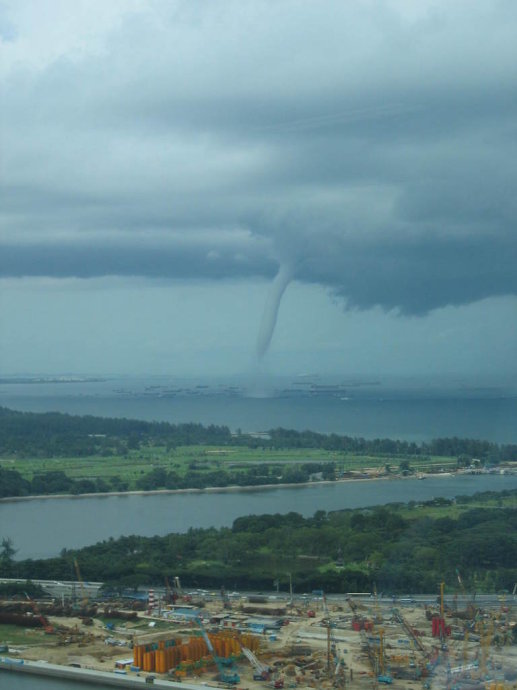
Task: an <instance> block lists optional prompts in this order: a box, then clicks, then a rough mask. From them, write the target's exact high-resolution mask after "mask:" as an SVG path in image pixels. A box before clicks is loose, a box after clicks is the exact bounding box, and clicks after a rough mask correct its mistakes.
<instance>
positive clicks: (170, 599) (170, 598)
mask: <svg viewBox="0 0 517 690" xmlns="http://www.w3.org/2000/svg"><path fill="white" fill-rule="evenodd" d="M176 579H178V578H176ZM178 582H179V579H178ZM165 589H166V595H165V601H166V603H167V604H175V603H176V601H177V600H178V593H177V591H176V590H173V589H172V587H171V584H170V582H169V578H168V577H167V575H165Z"/></svg>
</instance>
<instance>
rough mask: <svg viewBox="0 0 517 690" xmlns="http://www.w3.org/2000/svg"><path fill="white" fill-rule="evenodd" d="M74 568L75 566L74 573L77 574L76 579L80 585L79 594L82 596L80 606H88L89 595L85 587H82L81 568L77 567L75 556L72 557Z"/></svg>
mask: <svg viewBox="0 0 517 690" xmlns="http://www.w3.org/2000/svg"><path fill="white" fill-rule="evenodd" d="M74 568H75V574H76V575H77V580H78V581H79V585H80V587H81V594H82V596H83V598H82V601H81V606H82V607H83V608H86V607H87V606H88V602H89V597H88V594H87V592H86V589H85V587H84V582H83V578H82V577H81V570H80V569H79V563H78V561H77V558H74Z"/></svg>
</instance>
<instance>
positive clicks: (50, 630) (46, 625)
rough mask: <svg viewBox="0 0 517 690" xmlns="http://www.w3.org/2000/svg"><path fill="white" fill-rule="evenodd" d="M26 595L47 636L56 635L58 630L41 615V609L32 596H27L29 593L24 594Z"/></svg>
mask: <svg viewBox="0 0 517 690" xmlns="http://www.w3.org/2000/svg"><path fill="white" fill-rule="evenodd" d="M24 594H25V596H26V597H27V600H28V601H29V603H30V605H31V607H32V610H33V611H34V615H35V616H36V617H37V618H38V620H39V621H40V623H41V625H42V626H43V629H44V630H45V634H46V635H54V634H55V632H56V630H55V628H54V627H53V626H52V625H51V623H50V621H49V619H48V618H47V617H46V616H44V615H43V614H42V613H41V611H40V610H39V607H38V605H37V604H36V602H35V601H34V599H31V598H30V596H29V595H28V594H27V592H24Z"/></svg>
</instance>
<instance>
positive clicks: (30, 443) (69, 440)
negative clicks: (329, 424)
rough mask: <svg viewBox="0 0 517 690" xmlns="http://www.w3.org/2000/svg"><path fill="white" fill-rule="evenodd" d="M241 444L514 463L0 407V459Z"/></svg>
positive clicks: (454, 449)
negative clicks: (159, 447)
mask: <svg viewBox="0 0 517 690" xmlns="http://www.w3.org/2000/svg"><path fill="white" fill-rule="evenodd" d="M149 444H155V445H163V446H165V447H167V448H168V449H173V448H175V447H178V446H191V445H210V446H245V447H249V448H272V449H293V448H311V449H321V450H326V451H337V452H342V453H345V454H346V453H355V454H363V455H376V456H379V455H380V456H383V455H385V456H386V457H393V456H396V457H422V456H424V457H425V456H429V455H434V456H439V457H460V456H463V457H466V458H477V459H479V460H481V461H482V462H483V463H485V464H486V463H492V464H495V463H497V462H500V461H506V460H515V459H517V445H515V444H513V445H500V444H497V443H492V442H489V441H483V440H477V439H460V438H456V437H453V438H438V439H434V440H432V441H428V442H423V443H419V444H417V443H414V442H410V441H400V440H394V439H364V438H353V437H351V436H342V435H339V434H320V433H317V432H314V431H296V430H294V429H283V428H277V429H272V430H270V431H269V432H268V436H267V437H266V436H261V437H260V438H257V437H256V436H255V435H251V434H246V433H240V432H239V433H235V434H232V433H231V431H230V429H229V428H228V427H227V426H216V425H209V426H203V425H202V424H194V423H189V424H171V423H169V422H145V421H140V420H135V419H115V418H105V417H94V416H90V415H85V416H77V415H69V414H63V413H59V412H45V413H36V412H19V411H15V410H9V409H8V408H5V407H0V457H4V458H27V457H31V458H50V457H56V458H57V457H86V456H93V455H101V456H102V455H104V456H107V457H108V456H110V455H124V454H127V453H128V452H129V451H131V450H135V449H138V448H139V447H140V446H141V445H149Z"/></svg>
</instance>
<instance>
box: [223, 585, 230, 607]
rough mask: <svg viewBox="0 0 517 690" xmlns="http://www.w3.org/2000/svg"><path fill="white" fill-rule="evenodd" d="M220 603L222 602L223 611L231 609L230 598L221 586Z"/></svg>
mask: <svg viewBox="0 0 517 690" xmlns="http://www.w3.org/2000/svg"><path fill="white" fill-rule="evenodd" d="M221 601H222V602H223V609H225V610H230V609H231V608H232V604H231V601H230V597H229V596H228V594H227V592H226V590H225V588H224V585H221Z"/></svg>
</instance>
